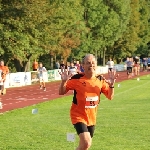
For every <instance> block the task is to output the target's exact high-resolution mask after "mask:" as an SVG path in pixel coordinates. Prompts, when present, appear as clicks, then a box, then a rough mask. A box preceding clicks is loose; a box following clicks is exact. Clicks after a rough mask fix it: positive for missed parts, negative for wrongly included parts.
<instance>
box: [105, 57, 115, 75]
mask: <svg viewBox="0 0 150 150" xmlns="http://www.w3.org/2000/svg"><path fill="white" fill-rule="evenodd" d="M107 65H108V75H109V77H110V72H111V71H112V70H113V69H114V62H113V61H112V59H111V58H110V59H109V61H108V62H107Z"/></svg>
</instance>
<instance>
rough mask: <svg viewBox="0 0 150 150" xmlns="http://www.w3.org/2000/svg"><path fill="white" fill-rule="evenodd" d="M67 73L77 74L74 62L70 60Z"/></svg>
mask: <svg viewBox="0 0 150 150" xmlns="http://www.w3.org/2000/svg"><path fill="white" fill-rule="evenodd" d="M69 74H72V75H75V74H77V68H76V66H74V63H73V62H71V63H70V66H69Z"/></svg>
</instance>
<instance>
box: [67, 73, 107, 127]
mask: <svg viewBox="0 0 150 150" xmlns="http://www.w3.org/2000/svg"><path fill="white" fill-rule="evenodd" d="M68 90H74V97H73V102H72V106H71V110H70V116H71V121H72V124H76V123H78V122H83V123H85V124H86V125H87V126H91V125H95V124H96V115H97V106H98V104H99V102H100V94H101V93H103V94H104V95H106V96H107V95H108V90H109V86H108V84H107V83H106V82H105V81H104V80H100V79H98V78H94V79H87V78H86V77H85V76H84V74H76V75H74V76H73V77H72V78H71V79H70V80H68V81H67V84H66V91H68Z"/></svg>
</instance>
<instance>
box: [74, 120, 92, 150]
mask: <svg viewBox="0 0 150 150" xmlns="http://www.w3.org/2000/svg"><path fill="white" fill-rule="evenodd" d="M74 127H75V129H76V131H77V133H78V135H79V139H80V140H79V146H78V147H77V149H76V150H88V149H89V148H90V146H91V143H92V137H93V134H94V129H95V126H87V125H85V124H84V123H82V122H79V123H76V124H74Z"/></svg>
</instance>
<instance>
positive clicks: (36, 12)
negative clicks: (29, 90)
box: [0, 0, 150, 72]
mask: <svg viewBox="0 0 150 150" xmlns="http://www.w3.org/2000/svg"><path fill="white" fill-rule="evenodd" d="M149 52H150V0H111V1H110V0H76V1H74V0H42V1H41V0H11V1H10V0H1V1H0V58H1V59H4V61H5V63H6V65H8V66H9V68H10V69H11V71H12V72H15V71H28V70H29V69H30V68H29V66H31V65H30V63H31V62H32V61H33V60H34V59H37V60H39V61H40V60H41V61H44V63H45V65H46V66H47V68H48V69H51V68H53V62H54V61H56V60H57V59H63V60H64V61H67V60H69V61H71V60H73V59H79V60H80V59H81V58H82V57H83V56H84V55H85V54H86V53H93V54H95V55H96V56H97V58H98V60H99V62H100V63H101V62H102V63H103V65H104V64H105V61H106V60H105V58H106V56H107V57H111V58H113V59H114V60H116V61H117V62H119V61H120V60H121V59H122V58H124V57H127V56H133V55H141V56H143V57H145V56H148V55H149Z"/></svg>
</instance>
